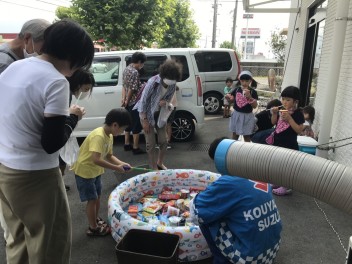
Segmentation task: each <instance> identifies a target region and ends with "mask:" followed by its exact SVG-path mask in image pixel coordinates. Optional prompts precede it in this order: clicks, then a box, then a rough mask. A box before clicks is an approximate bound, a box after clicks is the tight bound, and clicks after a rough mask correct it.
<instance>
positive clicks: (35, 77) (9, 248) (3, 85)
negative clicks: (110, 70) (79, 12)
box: [0, 20, 94, 264]
mask: <svg viewBox="0 0 352 264" xmlns="http://www.w3.org/2000/svg"><path fill="white" fill-rule="evenodd" d="M41 52H42V55H40V56H38V57H32V58H28V59H24V60H20V61H16V62H14V63H12V64H11V65H10V66H9V67H8V68H7V69H6V70H5V71H4V72H3V73H2V74H1V75H0V111H1V113H2V114H1V115H0V123H1V124H2V128H1V129H0V163H1V165H0V203H1V207H2V210H3V216H4V219H5V222H6V225H7V227H8V230H7V231H8V235H7V236H6V255H7V262H8V263H15V264H17V263H18V264H20V263H37V264H41V263H42V264H44V263H51V264H53V263H54V264H55V263H60V264H63V263H69V258H70V252H71V215H70V210H69V206H68V200H67V196H66V192H65V188H64V184H63V181H62V177H61V173H60V170H59V154H58V150H59V149H60V148H61V147H62V146H63V145H64V144H65V143H66V141H67V139H68V138H69V137H70V134H71V132H72V130H73V129H74V128H75V126H76V124H77V122H78V120H80V119H81V118H82V115H83V114H84V113H85V111H84V109H83V108H81V107H79V106H77V105H73V106H71V107H70V109H68V108H67V106H68V100H69V92H70V90H69V83H68V81H67V80H66V78H65V76H71V75H72V74H73V73H74V72H75V71H76V70H77V69H79V68H89V67H90V65H91V63H92V60H93V56H94V46H93V42H92V40H91V38H90V37H89V35H88V34H87V32H86V31H85V30H84V29H83V28H82V27H81V26H80V25H79V24H77V23H76V22H73V21H70V20H61V21H58V22H56V23H54V24H52V25H51V26H49V27H48V28H47V29H46V30H45V32H44V43H43V47H42V50H41Z"/></svg>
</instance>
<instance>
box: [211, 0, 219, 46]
mask: <svg viewBox="0 0 352 264" xmlns="http://www.w3.org/2000/svg"><path fill="white" fill-rule="evenodd" d="M217 17H218V0H214V18H213V38H212V41H211V47H212V48H215V44H216V22H217Z"/></svg>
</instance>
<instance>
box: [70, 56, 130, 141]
mask: <svg viewBox="0 0 352 264" xmlns="http://www.w3.org/2000/svg"><path fill="white" fill-rule="evenodd" d="M121 61H122V59H121V56H119V55H112V56H111V55H108V56H96V57H95V58H94V60H93V65H96V64H98V65H100V66H101V65H105V66H104V67H101V68H104V69H105V70H104V71H95V72H93V75H94V79H95V85H94V88H93V92H92V94H91V96H89V97H88V98H87V99H84V100H82V101H79V102H75V100H73V101H72V103H77V104H78V105H80V106H83V107H84V108H85V110H86V115H85V116H84V117H83V119H82V120H81V121H80V122H79V123H78V126H77V127H76V129H75V131H74V135H76V136H87V135H88V134H89V132H90V131H91V130H93V129H94V128H97V127H99V126H102V125H103V123H104V121H105V116H106V114H107V113H108V112H109V111H110V110H111V109H113V108H117V107H120V106H121V91H122V70H123V69H122V67H121Z"/></svg>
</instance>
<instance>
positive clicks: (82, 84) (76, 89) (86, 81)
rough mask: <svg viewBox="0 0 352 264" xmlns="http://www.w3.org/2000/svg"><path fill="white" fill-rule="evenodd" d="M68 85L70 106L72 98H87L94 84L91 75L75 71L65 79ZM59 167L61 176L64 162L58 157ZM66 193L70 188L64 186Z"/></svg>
mask: <svg viewBox="0 0 352 264" xmlns="http://www.w3.org/2000/svg"><path fill="white" fill-rule="evenodd" d="M66 79H67V80H68V82H69V83H70V100H69V102H70V105H71V101H72V96H74V97H75V98H76V101H75V103H77V102H78V101H80V100H83V99H85V98H87V97H88V96H89V95H91V93H92V91H93V86H94V83H95V80H94V76H93V74H92V73H91V72H90V71H88V70H84V69H79V70H77V71H76V72H75V73H74V74H73V75H72V76H71V77H67V78H66ZM59 165H60V171H61V174H62V176H64V175H65V170H66V162H65V161H63V159H62V158H61V157H60V156H59ZM65 189H66V191H69V190H70V186H68V185H66V184H65Z"/></svg>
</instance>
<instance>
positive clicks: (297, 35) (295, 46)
mask: <svg viewBox="0 0 352 264" xmlns="http://www.w3.org/2000/svg"><path fill="white" fill-rule="evenodd" d="M338 1H347V0H329V2H328V7H327V16H326V20H325V28H324V39H323V45H322V52H321V61H320V67H319V77H318V82H317V93H316V98H315V101H314V107H315V109H316V119H315V122H314V126H313V129H314V131H315V132H316V133H317V134H319V131H320V128H321V122H322V120H323V119H324V116H322V113H323V109H326V107H327V106H326V102H325V99H326V97H327V91H328V89H337V91H336V98H331V100H333V102H334V103H333V104H332V105H333V106H332V107H331V108H332V109H331V111H333V121H332V125H331V132H330V136H331V140H341V139H345V138H348V137H352V114H351V113H352V104H351V99H352V23H351V22H347V28H346V37H345V41H344V49H343V56H342V62H341V69H340V73H339V78H337V80H336V86H335V87H327V86H328V76H329V69H330V67H331V66H332V65H331V63H330V61H331V58H332V56H334V50H333V47H332V41H333V37H334V23H335V18H336V6H337V3H338ZM313 2H314V1H313V0H309V1H300V3H301V12H300V14H299V15H298V17H297V22H296V25H295V26H294V23H295V19H296V14H291V16H290V26H289V35H288V36H289V37H288V46H287V48H286V59H287V61H286V64H287V65H286V71H285V76H284V80H283V87H286V86H288V85H297V86H298V85H299V80H300V76H301V68H302V65H301V64H302V58H303V48H304V41H305V33H306V27H307V21H308V19H307V15H308V13H307V11H308V7H309V6H310V5H311V4H312V3H313ZM291 6H292V7H297V1H296V0H292V2H291ZM349 17H352V3H349ZM296 28H298V31H297V30H296ZM292 36H293V39H292V45H291V50H290V52H289V51H288V50H289V45H290V42H291V38H292ZM348 142H352V140H351V139H350V140H346V141H341V142H337V144H336V145H337V146H339V145H342V144H345V143H348ZM329 159H331V160H334V161H337V162H339V163H341V164H344V165H347V166H351V164H352V163H351V162H352V145H347V146H344V147H340V148H336V149H335V151H332V150H331V151H329Z"/></svg>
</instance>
